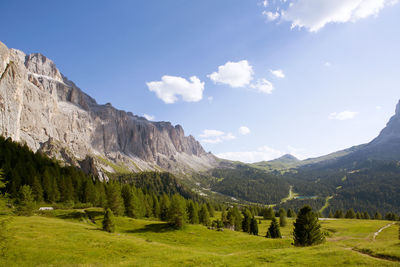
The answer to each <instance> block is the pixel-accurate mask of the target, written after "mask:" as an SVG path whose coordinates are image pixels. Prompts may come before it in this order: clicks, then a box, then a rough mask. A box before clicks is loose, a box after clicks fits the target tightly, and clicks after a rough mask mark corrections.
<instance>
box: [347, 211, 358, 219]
mask: <svg viewBox="0 0 400 267" xmlns="http://www.w3.org/2000/svg"><path fill="white" fill-rule="evenodd" d="M344 217H345V218H346V219H354V218H355V217H356V214H355V212H354V210H353V209H349V210H348V211H347V212H346V215H345V216H344Z"/></svg>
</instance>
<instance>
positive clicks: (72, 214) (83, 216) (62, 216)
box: [55, 211, 88, 220]
mask: <svg viewBox="0 0 400 267" xmlns="http://www.w3.org/2000/svg"><path fill="white" fill-rule="evenodd" d="M55 217H56V218H59V219H64V220H68V219H70V220H77V219H87V218H88V217H87V215H86V214H85V213H84V212H80V211H73V212H68V213H63V214H58V215H56V216H55Z"/></svg>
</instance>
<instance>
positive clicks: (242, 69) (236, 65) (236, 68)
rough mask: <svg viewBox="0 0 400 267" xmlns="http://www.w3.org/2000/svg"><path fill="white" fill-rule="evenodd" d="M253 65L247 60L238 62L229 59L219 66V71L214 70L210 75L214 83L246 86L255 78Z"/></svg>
mask: <svg viewBox="0 0 400 267" xmlns="http://www.w3.org/2000/svg"><path fill="white" fill-rule="evenodd" d="M253 73H254V72H253V67H252V66H251V65H250V64H249V62H248V61H247V60H241V61H238V62H231V61H228V62H226V63H225V65H222V66H219V67H218V72H213V73H211V74H210V75H208V77H209V78H210V79H211V80H212V81H213V82H214V83H222V84H228V85H229V86H231V87H244V86H246V85H248V84H249V83H250V82H251V81H252V80H253Z"/></svg>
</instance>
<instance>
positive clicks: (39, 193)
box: [32, 176, 43, 202]
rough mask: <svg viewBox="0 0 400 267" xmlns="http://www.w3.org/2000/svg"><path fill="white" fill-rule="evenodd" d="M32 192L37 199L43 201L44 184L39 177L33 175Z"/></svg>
mask: <svg viewBox="0 0 400 267" xmlns="http://www.w3.org/2000/svg"><path fill="white" fill-rule="evenodd" d="M32 193H33V197H34V198H35V201H37V202H41V201H43V189H42V185H41V184H40V181H39V178H38V177H37V176H34V177H33V181H32Z"/></svg>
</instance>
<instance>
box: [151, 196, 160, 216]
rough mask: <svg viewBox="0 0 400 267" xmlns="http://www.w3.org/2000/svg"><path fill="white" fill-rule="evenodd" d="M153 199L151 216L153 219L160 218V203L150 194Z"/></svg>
mask: <svg viewBox="0 0 400 267" xmlns="http://www.w3.org/2000/svg"><path fill="white" fill-rule="evenodd" d="M152 198H153V214H154V217H155V218H160V202H159V201H158V198H157V196H156V194H154V193H153V194H152Z"/></svg>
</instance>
